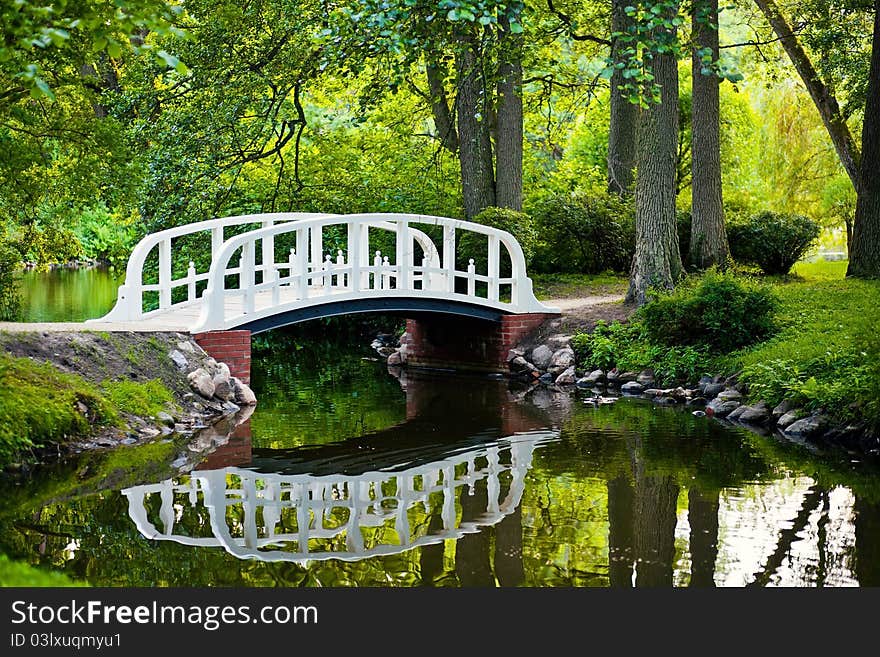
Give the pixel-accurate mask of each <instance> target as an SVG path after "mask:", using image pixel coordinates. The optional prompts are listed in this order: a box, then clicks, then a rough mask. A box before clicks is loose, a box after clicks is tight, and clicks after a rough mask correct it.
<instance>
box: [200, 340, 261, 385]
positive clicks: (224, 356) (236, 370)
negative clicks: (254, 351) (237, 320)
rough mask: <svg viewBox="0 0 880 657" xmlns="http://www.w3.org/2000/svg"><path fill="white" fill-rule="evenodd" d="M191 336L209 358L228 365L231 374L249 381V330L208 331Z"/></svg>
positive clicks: (246, 381)
mask: <svg viewBox="0 0 880 657" xmlns="http://www.w3.org/2000/svg"><path fill="white" fill-rule="evenodd" d="M193 338H195V341H196V342H197V343H198V345H199V346H200V347H201V348H202V349H204V350H205V351H206V352H207V353H208V355H210V356H211V358H213V359H214V360H216V361H219V362H223V363H226V364H227V365H229V371H230V372H231V373H232V376H234V377H237V378H239V379H241V380H242V381H244V382H245V383H250V382H251V332H250V331H208V332H207V333H196V334H195V335H194V336H193Z"/></svg>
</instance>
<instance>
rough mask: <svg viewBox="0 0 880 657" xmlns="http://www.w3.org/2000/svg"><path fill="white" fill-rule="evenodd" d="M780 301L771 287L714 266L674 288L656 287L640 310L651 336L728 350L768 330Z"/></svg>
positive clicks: (665, 341) (673, 342)
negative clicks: (660, 289)
mask: <svg viewBox="0 0 880 657" xmlns="http://www.w3.org/2000/svg"><path fill="white" fill-rule="evenodd" d="M776 305H777V302H776V298H775V296H774V295H773V293H772V292H771V290H770V289H769V288H767V287H765V286H762V285H759V284H757V283H755V282H751V281H749V280H747V279H742V278H737V277H735V276H734V275H733V274H725V273H719V272H717V271H710V272H708V273H707V274H705V275H704V276H702V277H699V278H695V279H691V280H689V281H685V282H684V283H682V284H681V285H679V286H678V288H677V289H676V290H674V291H673V292H671V293H660V294H657V293H654V294H653V298H652V300H651V301H650V302H649V303H647V304H645V305H644V306H643V307H642V308H641V309H640V310H639V314H640V317H641V318H642V320H643V321H644V324H645V329H646V333H647V336H648V338H649V339H650V340H651V341H653V342H656V343H658V344H667V345H679V346H681V345H705V346H707V347H709V348H710V349H712V350H714V351H720V352H729V351H732V350H734V349H738V348H739V347H744V346H746V345H750V344H753V343H755V342H758V341H760V340H762V339H763V338H765V337H766V336H768V335H769V334H770V333H771V332H772V331H773V328H774V323H773V313H774V311H775V309H776Z"/></svg>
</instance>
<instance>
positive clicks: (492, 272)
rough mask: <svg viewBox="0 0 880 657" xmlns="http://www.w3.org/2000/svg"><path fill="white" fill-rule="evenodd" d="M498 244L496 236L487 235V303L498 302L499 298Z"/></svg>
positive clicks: (499, 267)
mask: <svg viewBox="0 0 880 657" xmlns="http://www.w3.org/2000/svg"><path fill="white" fill-rule="evenodd" d="M499 244H500V243H499V240H498V236H497V235H489V257H488V271H487V272H486V273H487V275H488V276H489V301H498V296H499V285H498V279H499V278H500V277H501V256H500V253H499Z"/></svg>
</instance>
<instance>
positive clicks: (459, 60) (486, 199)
mask: <svg viewBox="0 0 880 657" xmlns="http://www.w3.org/2000/svg"><path fill="white" fill-rule="evenodd" d="M455 63H456V73H457V77H458V95H457V96H456V99H455V108H456V109H455V112H456V116H457V118H458V140H459V153H458V159H459V163H460V164H461V191H462V196H463V200H464V212H465V215H466V216H467V218H468V219H470V218H472V217H474V216H475V215H477V214H479V213H480V211H481V210H483V209H485V208H487V207H490V206H493V205H495V172H494V167H493V166H492V140H491V137H490V121H489V114H490V110H491V107H490V106H489V103H487V102H486V100H487V99H486V84H485V78H484V76H483V70H482V66H481V62H480V57H479V52H478V45H477V43H476V39H474V37H473V36H471V35H465V34H462V35H459V39H458V52H457V53H456V56H455Z"/></svg>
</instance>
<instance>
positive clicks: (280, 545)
mask: <svg viewBox="0 0 880 657" xmlns="http://www.w3.org/2000/svg"><path fill="white" fill-rule="evenodd" d="M554 436H555V434H552V433H548V432H534V433H526V434H519V435H516V436H512V437H510V438H506V439H502V441H500V442H499V443H498V444H493V445H486V446H481V447H478V448H475V449H472V450H468V451H467V452H463V453H459V454H456V455H454V456H451V457H448V458H445V459H440V460H437V461H434V462H432V463H428V464H424V465H419V466H414V467H411V468H408V469H406V470H403V471H399V472H381V471H377V472H367V473H364V474H361V475H341V474H339V475H283V474H276V473H268V474H264V473H258V472H254V471H251V470H245V469H241V468H235V467H229V468H224V469H220V470H205V471H194V472H191V473H190V475H189V478H188V480H187V481H175V480H171V479H168V480H165V481H163V482H160V483H157V484H147V485H141V486H133V487H131V488H128V489H125V490H123V491H122V493H123V495H125V496H126V498H127V499H128V512H129V516H130V518H131V519H132V520H133V521H134V523H135V525H136V526H137V528H138V530H139V531H140V532H141V534H143V535H144V536H145V537H146V538H149V539H155V540H167V541H173V542H177V543H181V544H184V545H192V546H204V547H214V546H219V547H223V548H224V549H225V550H226V551H227V552H229V553H230V554H232V555H235V556H236V557H238V558H242V559H258V560H260V561H299V562H307V561H320V560H325V559H340V560H344V561H356V560H359V559H364V558H369V557H373V556H378V555H388V554H396V553H400V552H404V551H406V550H410V549H412V548H415V547H419V546H422V545H429V544H434V543H439V542H442V541H444V540H447V539H457V538H460V537H461V536H463V535H465V534H468V533H472V532H477V531H479V530H480V528H481V527H486V526H491V525H494V524H496V523H497V522H499V521H500V520H501V519H502V518H504V517H505V516H506V515H508V514H510V513H512V512H513V511H515V510H516V508H517V507H518V506H519V504H520V502H521V499H522V495H523V492H524V490H525V479H526V474H527V473H528V470H529V468H530V466H531V463H532V457H533V453H534V450H535V449H536V448H537V447H538V446H539V445H540V444H542V443H543V442H545V441H546V440H548V439H552V438H553V437H554ZM477 485H483V486H485V488H486V507H485V509H481V511H480V513H479V514H478V515H476V516H475V517H467V518H466V517H463V516H461V515H460V514H459V512H458V505H457V504H456V502H457V501H458V498H459V496H460V495H467V494H471V493H473V491H474V489H475V486H477ZM154 495H158V497H159V500H158V501H159V504H158V505H155V504H152V503H151V502H150V500H151V498H152V499H155V498H154V497H153V496H154ZM157 506H158V509H157V508H156V507H157ZM187 507H188V508H189V509H192V510H194V511H196V512H198V511H199V510H200V509H204V510H205V511H206V512H207V515H208V521H209V523H208V525H209V531H210V534H211V535H210V536H204V535H200V536H194V535H192V534H191V533H190V531H188V530H187V529H186V528H185V527H184V524H185V523H183V522H181V519H182V517H183V514H184V513H186V508H187ZM228 510H232V513H228ZM413 513H424V515H425V516H430V515H433V514H437V515H439V517H440V519H441V520H442V529H437V530H433V531H430V532H428V531H427V530H426V528H427V527H428V525H429V523H427V522H425V523H421V524H420V525H419V527H414V526H413V524H412V522H411V520H410V517H411V514H413ZM157 515H158V517H156V516H157ZM156 520H158V525H160V526H161V529H160V528H159V526H157V522H156ZM195 524H198V525H199V526H200V527H204V526H205V524H206V523H205V522H204V519H203V517H200V518H199V520H198V521H197V522H196V523H195ZM190 525H192V523H190ZM376 528H387V529H388V530H390V531H380V532H376V533H375V534H373V536H372V538H370V530H371V529H376ZM363 530H366V531H363ZM200 533H201V532H200ZM365 534H366V536H365Z"/></svg>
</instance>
